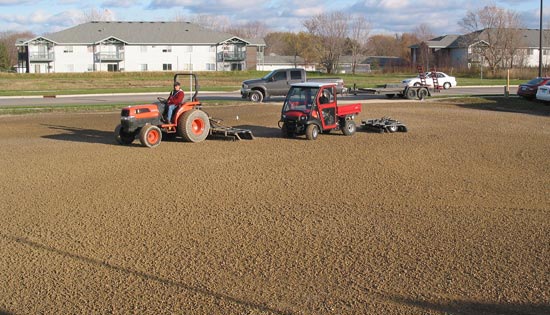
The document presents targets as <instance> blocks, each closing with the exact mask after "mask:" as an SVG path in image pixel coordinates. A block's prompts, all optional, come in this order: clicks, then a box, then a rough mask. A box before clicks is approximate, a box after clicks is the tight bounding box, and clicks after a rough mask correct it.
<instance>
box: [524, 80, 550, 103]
mask: <svg viewBox="0 0 550 315" xmlns="http://www.w3.org/2000/svg"><path fill="white" fill-rule="evenodd" d="M546 84H550V78H534V79H533V80H531V81H529V82H527V83H524V84H520V85H519V87H518V96H521V97H524V98H526V99H534V98H535V97H536V96H537V89H538V88H539V86H543V85H546Z"/></svg>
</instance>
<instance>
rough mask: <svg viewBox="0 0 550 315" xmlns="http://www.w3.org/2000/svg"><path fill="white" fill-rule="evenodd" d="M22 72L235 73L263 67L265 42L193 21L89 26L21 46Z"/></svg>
mask: <svg viewBox="0 0 550 315" xmlns="http://www.w3.org/2000/svg"><path fill="white" fill-rule="evenodd" d="M16 46H17V47H18V51H19V61H18V71H19V72H28V73H39V72H40V73H49V72H94V71H191V70H192V71H235V70H246V69H256V64H257V63H258V62H263V52H264V48H265V42H264V41H263V39H244V38H239V37H237V36H234V35H231V34H228V33H223V32H217V31H213V30H210V29H207V28H204V27H202V26H200V25H197V24H193V23H190V22H116V21H112V22H88V23H84V24H80V25H77V26H74V27H71V28H68V29H66V30H62V31H59V32H56V33H51V34H47V35H43V36H38V37H35V38H31V39H28V40H19V41H18V42H17V43H16Z"/></svg>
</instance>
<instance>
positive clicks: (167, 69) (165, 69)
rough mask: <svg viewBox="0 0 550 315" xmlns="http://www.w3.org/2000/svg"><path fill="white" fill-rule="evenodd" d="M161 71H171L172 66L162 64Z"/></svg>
mask: <svg viewBox="0 0 550 315" xmlns="http://www.w3.org/2000/svg"><path fill="white" fill-rule="evenodd" d="M162 70H164V71H172V64H171V63H163V64H162Z"/></svg>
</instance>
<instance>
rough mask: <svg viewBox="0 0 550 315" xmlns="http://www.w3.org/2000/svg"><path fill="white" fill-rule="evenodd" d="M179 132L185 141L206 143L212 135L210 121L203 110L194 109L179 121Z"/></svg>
mask: <svg viewBox="0 0 550 315" xmlns="http://www.w3.org/2000/svg"><path fill="white" fill-rule="evenodd" d="M177 132H178V136H180V137H182V138H183V139H184V140H185V141H188V142H201V141H204V140H205V139H206V137H208V135H209V134H210V119H209V118H208V115H207V114H206V113H205V112H203V111H202V110H200V109H192V110H190V111H187V112H185V113H184V114H183V115H181V116H180V118H179V119H178V127H177Z"/></svg>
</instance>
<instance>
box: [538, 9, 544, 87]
mask: <svg viewBox="0 0 550 315" xmlns="http://www.w3.org/2000/svg"><path fill="white" fill-rule="evenodd" d="M542 32H543V29H542V0H540V29H539V78H541V77H542V52H543V50H542Z"/></svg>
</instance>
